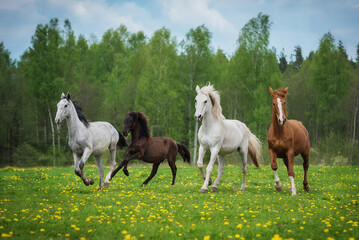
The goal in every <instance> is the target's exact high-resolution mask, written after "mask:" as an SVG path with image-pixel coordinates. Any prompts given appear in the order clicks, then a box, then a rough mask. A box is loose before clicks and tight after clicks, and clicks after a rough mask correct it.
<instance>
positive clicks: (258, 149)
mask: <svg viewBox="0 0 359 240" xmlns="http://www.w3.org/2000/svg"><path fill="white" fill-rule="evenodd" d="M247 129H248V154H249V156H250V158H251V159H252V161H253V163H254V165H256V167H257V168H258V167H259V159H261V158H262V143H261V141H260V140H259V139H258V138H257V137H256V136H255V135H254V134H253V133H252V132H251V130H249V128H247Z"/></svg>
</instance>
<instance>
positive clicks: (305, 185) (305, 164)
mask: <svg viewBox="0 0 359 240" xmlns="http://www.w3.org/2000/svg"><path fill="white" fill-rule="evenodd" d="M301 155H302V158H303V160H304V162H303V169H304V180H303V189H304V191H307V192H309V184H308V179H307V172H308V168H309V153H308V154H301Z"/></svg>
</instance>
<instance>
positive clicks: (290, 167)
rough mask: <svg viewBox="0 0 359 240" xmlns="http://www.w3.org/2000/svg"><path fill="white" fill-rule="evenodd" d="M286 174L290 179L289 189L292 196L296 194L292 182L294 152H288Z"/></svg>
mask: <svg viewBox="0 0 359 240" xmlns="http://www.w3.org/2000/svg"><path fill="white" fill-rule="evenodd" d="M287 156H288V176H289V180H290V190H291V192H292V196H294V195H297V189H296V188H295V184H294V169H293V168H294V153H292V152H290V153H288V155H287Z"/></svg>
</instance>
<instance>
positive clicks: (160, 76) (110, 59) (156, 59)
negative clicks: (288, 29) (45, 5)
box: [0, 13, 359, 166]
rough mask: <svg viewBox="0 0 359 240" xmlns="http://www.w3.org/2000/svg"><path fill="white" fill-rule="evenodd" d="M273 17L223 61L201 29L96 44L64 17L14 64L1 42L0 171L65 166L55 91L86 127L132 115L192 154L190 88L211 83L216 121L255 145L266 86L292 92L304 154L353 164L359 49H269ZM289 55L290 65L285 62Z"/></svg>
mask: <svg viewBox="0 0 359 240" xmlns="http://www.w3.org/2000/svg"><path fill="white" fill-rule="evenodd" d="M271 25H272V22H271V21H270V16H268V15H266V14H262V13H259V14H258V15H257V16H256V17H254V18H252V19H251V20H250V21H249V22H247V23H246V24H245V25H244V26H243V28H242V29H241V31H240V34H239V37H238V40H237V48H236V50H235V52H234V53H232V54H225V53H224V52H223V50H221V49H214V48H213V47H212V45H211V39H212V33H211V32H210V30H209V29H208V28H207V27H206V26H205V25H201V26H198V27H196V28H193V29H190V30H189V31H188V33H187V34H186V36H185V39H184V40H182V41H180V42H178V41H177V40H176V38H175V36H173V35H172V34H171V31H170V29H168V28H166V27H163V28H161V29H159V30H157V31H155V32H154V34H153V35H152V36H146V35H145V34H144V33H143V32H141V31H139V32H136V33H131V32H130V31H129V30H128V29H127V28H126V26H124V25H121V26H119V27H118V28H117V29H109V30H107V31H106V32H105V33H104V34H103V36H102V38H101V40H98V39H96V37H94V36H91V37H90V39H86V38H85V37H84V36H83V35H81V34H80V35H78V36H76V35H75V33H74V31H73V30H72V28H71V23H70V21H69V20H65V21H64V23H63V24H61V23H59V20H58V19H57V18H53V19H51V20H50V21H49V23H47V24H45V25H44V24H39V25H37V27H36V30H35V33H34V35H33V36H32V39H31V46H30V47H29V48H28V49H27V50H26V51H25V52H24V53H23V54H22V56H21V59H20V60H19V61H14V60H12V59H11V58H10V52H9V51H8V50H6V48H5V46H4V44H3V43H0V124H1V127H0V158H1V166H5V165H11V166H14V165H16V166H32V165H44V166H49V165H50V166H51V165H55V166H58V165H63V164H71V163H72V162H71V160H69V159H70V157H69V156H70V153H69V148H68V146H67V140H68V139H67V128H66V127H62V128H58V127H57V126H56V124H55V123H54V116H55V113H56V104H57V102H58V101H59V99H60V95H61V93H62V92H64V93H66V92H70V93H71V94H72V96H73V98H75V99H76V101H77V102H78V103H79V104H80V105H81V107H82V109H83V112H84V113H85V115H86V116H87V118H88V119H89V120H90V121H99V120H101V121H108V122H110V123H112V124H113V125H114V126H115V127H116V128H118V129H119V130H122V128H123V119H124V118H125V116H126V114H127V112H128V111H135V110H136V111H142V112H144V113H145V114H147V115H148V117H149V120H150V125H151V129H152V135H153V136H169V137H172V138H173V139H175V140H176V141H177V142H182V143H183V144H185V145H186V146H188V147H190V148H193V146H194V132H195V131H196V123H195V121H194V119H193V114H194V97H195V90H194V89H195V87H196V85H199V86H201V87H202V86H204V85H205V84H207V83H209V82H210V83H211V84H214V85H215V88H216V89H217V90H219V92H220V94H221V98H222V99H221V104H222V108H223V114H224V116H225V117H226V118H234V119H238V120H240V121H242V122H244V123H245V124H247V126H249V127H250V129H251V130H252V131H253V132H254V133H255V134H256V135H257V136H258V137H259V138H260V139H261V140H262V142H263V148H266V135H267V131H268V128H269V125H270V123H271V114H272V113H271V97H270V95H269V93H268V88H269V87H272V88H280V87H288V89H289V96H288V104H287V107H288V110H289V118H292V119H298V120H300V121H302V122H303V124H304V125H305V126H306V127H307V129H308V131H309V134H310V140H311V145H312V148H313V150H312V155H313V156H314V157H315V159H316V160H315V161H317V162H318V163H321V164H342V163H343V164H359V150H358V149H359V147H358V146H359V143H358V133H357V132H358V131H357V126H358V108H359V68H358V63H359V44H358V46H357V57H356V59H354V60H353V59H349V58H348V55H347V53H346V50H345V48H344V46H343V43H342V42H341V41H338V43H337V42H336V39H335V37H334V36H333V35H332V34H331V33H330V32H328V33H324V34H323V36H322V37H321V39H320V40H319V44H318V48H317V49H316V50H313V51H312V52H310V54H309V56H308V57H307V58H306V59H304V58H303V56H302V51H301V47H300V46H296V47H295V49H294V51H293V54H292V55H291V56H289V57H288V56H285V55H284V51H281V52H280V53H277V51H276V49H274V48H270V44H269V36H270V31H271ZM287 59H290V60H289V61H288V60H287Z"/></svg>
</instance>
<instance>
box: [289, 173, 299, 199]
mask: <svg viewBox="0 0 359 240" xmlns="http://www.w3.org/2000/svg"><path fill="white" fill-rule="evenodd" d="M289 180H290V189H291V190H292V196H294V195H297V189H296V188H295V185H294V177H291V176H290V177H289Z"/></svg>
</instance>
